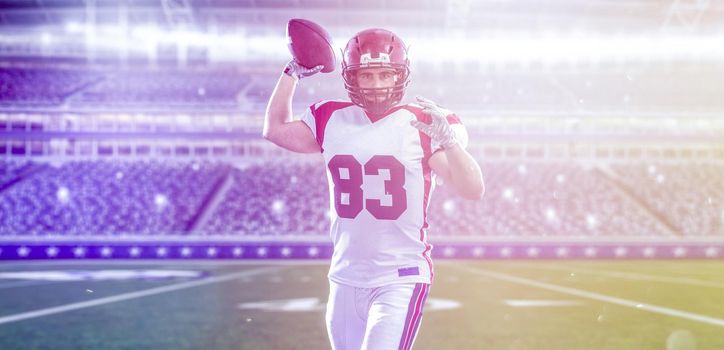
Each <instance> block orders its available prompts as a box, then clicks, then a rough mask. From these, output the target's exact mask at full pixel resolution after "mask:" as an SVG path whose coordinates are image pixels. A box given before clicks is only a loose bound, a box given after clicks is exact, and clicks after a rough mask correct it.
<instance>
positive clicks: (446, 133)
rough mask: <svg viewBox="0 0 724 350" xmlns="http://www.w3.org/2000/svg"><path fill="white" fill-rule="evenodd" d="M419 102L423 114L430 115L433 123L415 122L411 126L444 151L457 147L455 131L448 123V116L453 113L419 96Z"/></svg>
mask: <svg viewBox="0 0 724 350" xmlns="http://www.w3.org/2000/svg"><path fill="white" fill-rule="evenodd" d="M416 98H417V102H418V103H419V104H420V105H421V106H422V107H423V110H422V113H425V114H428V115H430V116H431V117H432V123H430V124H426V123H423V122H421V121H418V120H413V121H411V122H410V125H412V126H414V127H415V128H417V129H418V130H420V131H422V132H424V133H425V134H427V136H430V138H431V139H432V140H433V141H435V142H437V143H438V144H439V145H440V146H441V147H442V149H448V148H450V147H453V146H455V145H456V144H457V143H458V140H457V138H456V137H455V131H454V130H453V129H452V127H450V124H448V122H447V116H449V115H451V114H452V112H451V111H449V110H447V109H444V108H442V107H440V106H438V105H437V104H436V103H435V102H432V101H430V100H428V99H426V98H423V97H420V96H417V97H416Z"/></svg>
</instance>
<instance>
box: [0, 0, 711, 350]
mask: <svg viewBox="0 0 724 350" xmlns="http://www.w3.org/2000/svg"><path fill="white" fill-rule="evenodd" d="M0 3H2V6H0V28H1V29H0V349H329V347H330V345H329V340H328V339H327V333H326V330H325V323H324V308H325V303H326V300H327V299H326V298H327V295H326V293H327V292H328V286H327V270H328V269H329V264H330V258H331V257H332V254H333V246H332V241H331V240H330V234H329V231H330V217H331V216H333V214H332V213H330V202H329V201H330V195H329V188H328V184H327V173H326V166H325V163H324V159H323V158H322V156H320V154H318V153H317V154H299V153H294V152H290V151H287V150H285V149H283V148H280V147H278V146H276V145H274V144H273V143H272V142H269V141H268V140H265V139H264V137H262V127H263V125H264V118H265V111H266V109H267V102H268V101H269V98H270V96H271V95H272V93H273V91H274V89H275V83H276V81H277V79H279V76H280V74H281V73H282V69H283V68H284V65H285V64H287V62H288V61H289V60H290V58H291V56H290V52H289V49H288V47H287V44H288V43H287V38H286V36H285V35H286V34H285V27H286V25H287V22H288V21H289V20H290V19H291V18H306V19H310V20H313V21H315V22H317V23H320V24H321V25H323V26H324V27H325V28H326V29H327V30H328V31H329V33H330V34H331V35H332V37H333V39H334V44H335V49H336V50H337V51H341V50H342V49H343V45H344V43H346V42H347V40H349V38H350V37H352V36H353V35H355V33H357V32H359V31H361V30H363V29H366V28H371V27H381V28H387V29H390V30H393V31H394V32H395V33H397V34H398V35H400V37H402V38H404V39H405V41H406V43H407V44H408V47H409V56H410V71H411V83H410V86H409V88H408V90H407V91H406V92H405V97H404V100H403V102H405V103H407V102H411V101H412V100H413V99H414V96H426V97H429V98H431V99H433V100H435V101H437V102H439V103H440V104H441V105H444V106H445V108H447V109H450V110H452V111H454V112H455V114H456V115H457V116H459V117H460V120H461V121H462V123H463V124H464V125H465V127H466V129H467V132H468V133H469V143H468V145H467V151H468V152H469V153H470V154H471V155H472V156H473V157H474V158H475V160H476V161H477V163H478V164H479V165H480V168H481V170H482V174H483V178H484V182H485V194H484V197H483V199H481V200H469V199H463V198H460V197H459V196H457V195H456V194H455V193H454V191H453V189H452V188H451V185H450V184H446V183H445V182H444V181H442V179H441V178H437V183H436V187H435V190H434V191H433V193H432V195H431V199H430V201H429V208H428V211H427V219H428V221H429V231H428V237H429V241H430V243H431V244H432V246H433V247H434V248H433V249H432V251H431V254H432V258H433V260H434V261H435V282H434V283H433V286H432V288H431V291H430V295H429V299H428V300H427V303H426V309H425V317H424V320H423V322H422V323H421V326H420V330H419V335H418V336H417V339H416V340H415V342H414V348H415V349H652V350H653V349H667V350H672V349H676V350H690V349H722V348H724V297H723V296H724V293H722V289H724V260H722V258H724V141H723V140H724V93H722V90H720V87H721V86H722V82H723V81H724V46H722V45H721V43H722V40H724V3H720V2H717V1H710V0H632V1H625V2H613V1H607V0H549V1H545V2H540V1H533V0H524V1H499V0H480V1H472V0H446V1H433V0H422V1H410V0H396V1H391V0H372V1H365V2H356V1H351V0H331V1H325V0H273V1H260V0H239V1H229V0H119V1H108V0H68V1H60V0H42V1H41V0H2V1H0ZM340 71H341V67H337V69H336V70H335V71H334V72H332V73H329V74H317V75H314V76H312V77H308V78H305V79H304V80H303V81H301V82H300V83H299V85H298V87H297V91H296V94H295V95H294V100H293V103H292V110H293V111H294V115H295V117H296V116H298V115H299V114H300V113H301V112H302V111H304V110H305V109H307V108H309V106H310V105H313V104H315V103H316V102H318V101H320V100H323V99H325V100H326V99H342V100H345V99H348V97H347V91H345V86H344V84H343V82H342V78H341V72H340ZM390 176H391V175H390Z"/></svg>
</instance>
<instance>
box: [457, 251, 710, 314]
mask: <svg viewBox="0 0 724 350" xmlns="http://www.w3.org/2000/svg"><path fill="white" fill-rule="evenodd" d="M450 266H451V267H454V268H457V269H461V270H465V271H468V272H470V273H474V274H477V275H481V276H485V277H492V278H496V279H499V280H503V281H507V282H512V283H517V284H523V285H528V286H533V287H538V288H541V289H547V290H551V291H554V292H558V293H563V294H568V295H573V296H577V297H581V298H586V299H592V300H598V301H602V302H606V303H610V304H616V305H621V306H626V307H630V308H634V309H637V310H642V311H648V312H652V313H657V314H662V315H667V316H674V317H679V318H684V319H687V320H691V321H697V322H702V323H707V324H710V325H714V326H719V327H724V319H718V318H714V317H709V316H704V315H699V314H695V313H691V312H686V311H681V310H675V309H670V308H667V307H663V306H658V305H651V304H646V303H642V302H639V301H634V300H627V299H622V298H616V297H612V296H609V295H605V294H599V293H593V292H588V291H585V290H580V289H575V288H570V287H564V286H559V285H556V284H551V283H545V282H540V281H536V280H532V279H528V278H523V277H517V276H511V275H508V274H504V273H499V272H492V271H484V270H480V269H476V268H472V267H467V266H459V265H450Z"/></svg>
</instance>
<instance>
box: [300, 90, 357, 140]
mask: <svg viewBox="0 0 724 350" xmlns="http://www.w3.org/2000/svg"><path fill="white" fill-rule="evenodd" d="M353 105H354V104H353V103H352V102H340V101H328V102H324V103H322V105H321V106H319V108H317V107H316V104H314V105H311V106H310V107H309V108H311V109H312V115H313V116H314V125H315V127H316V130H317V132H316V133H317V144H319V150H320V152H322V153H324V148H323V147H322V143H323V142H324V130H325V129H326V128H327V122H329V118H331V117H332V113H334V111H338V110H340V109H342V108H347V107H349V106H353Z"/></svg>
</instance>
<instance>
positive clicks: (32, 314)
mask: <svg viewBox="0 0 724 350" xmlns="http://www.w3.org/2000/svg"><path fill="white" fill-rule="evenodd" d="M269 270H279V268H278V267H263V268H258V269H253V270H249V271H241V272H236V273H230V274H227V275H223V276H216V277H209V278H204V279H201V280H197V281H188V282H181V283H176V284H172V285H168V286H163V287H156V288H150V289H146V290H141V291H136V292H129V293H123V294H118V295H112V296H109V297H104V298H99V299H93V300H88V301H82V302H78V303H72V304H67V305H62V306H56V307H51V308H47V309H40V310H34V311H29V312H23V313H19V314H15V315H9V316H3V317H0V325H2V324H5V323H11V322H17V321H22V320H27V319H29V318H36V317H42V316H48V315H53V314H57V313H62V312H67V311H73V310H78V309H83V308H88V307H93V306H98V305H104V304H109V303H115V302H119V301H124V300H131V299H136V298H142V297H147V296H150V295H155V294H161V293H168V292H173V291H177V290H181V289H186V288H193V287H198V286H203V285H207V284H211V283H219V282H226V281H230V280H234V279H237V278H241V277H247V276H252V275H258V274H261V273H264V272H268V271H269Z"/></svg>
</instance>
